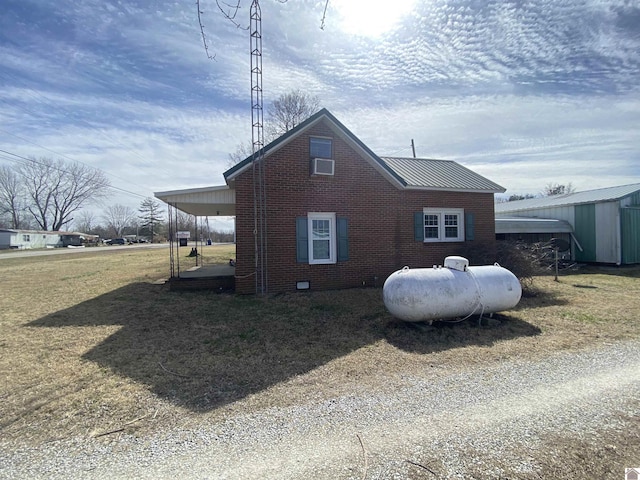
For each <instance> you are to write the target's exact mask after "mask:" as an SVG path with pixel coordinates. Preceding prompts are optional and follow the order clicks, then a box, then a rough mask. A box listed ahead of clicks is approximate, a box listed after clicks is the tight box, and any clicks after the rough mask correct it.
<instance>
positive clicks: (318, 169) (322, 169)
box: [313, 158, 334, 175]
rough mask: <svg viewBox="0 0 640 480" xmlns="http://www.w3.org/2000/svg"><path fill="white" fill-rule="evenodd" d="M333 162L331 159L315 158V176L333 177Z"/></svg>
mask: <svg viewBox="0 0 640 480" xmlns="http://www.w3.org/2000/svg"><path fill="white" fill-rule="evenodd" d="M333 164H334V162H333V160H331V159H329V158H314V159H313V174H314V175H333Z"/></svg>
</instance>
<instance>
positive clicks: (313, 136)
mask: <svg viewBox="0 0 640 480" xmlns="http://www.w3.org/2000/svg"><path fill="white" fill-rule="evenodd" d="M314 138H315V139H318V140H329V141H330V142H331V156H329V157H317V156H312V158H323V159H326V160H331V159H332V158H333V137H323V136H320V135H312V136H310V137H309V153H311V140H312V139H314Z"/></svg>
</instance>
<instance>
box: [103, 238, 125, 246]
mask: <svg viewBox="0 0 640 480" xmlns="http://www.w3.org/2000/svg"><path fill="white" fill-rule="evenodd" d="M104 243H106V244H107V245H126V243H127V242H126V241H125V239H124V238H112V239H111V240H105V242H104Z"/></svg>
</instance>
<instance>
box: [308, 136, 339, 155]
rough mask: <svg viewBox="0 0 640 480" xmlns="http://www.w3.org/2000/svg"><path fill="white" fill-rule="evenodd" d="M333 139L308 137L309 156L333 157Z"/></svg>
mask: <svg viewBox="0 0 640 480" xmlns="http://www.w3.org/2000/svg"><path fill="white" fill-rule="evenodd" d="M332 144H333V141H332V139H330V138H322V137H310V138H309V152H310V155H311V158H333V154H332V153H333V152H332Z"/></svg>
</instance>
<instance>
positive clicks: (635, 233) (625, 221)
mask: <svg viewBox="0 0 640 480" xmlns="http://www.w3.org/2000/svg"><path fill="white" fill-rule="evenodd" d="M620 224H621V231H622V264H623V265H624V264H626V265H629V264H633V263H640V207H636V208H621V209H620Z"/></svg>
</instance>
